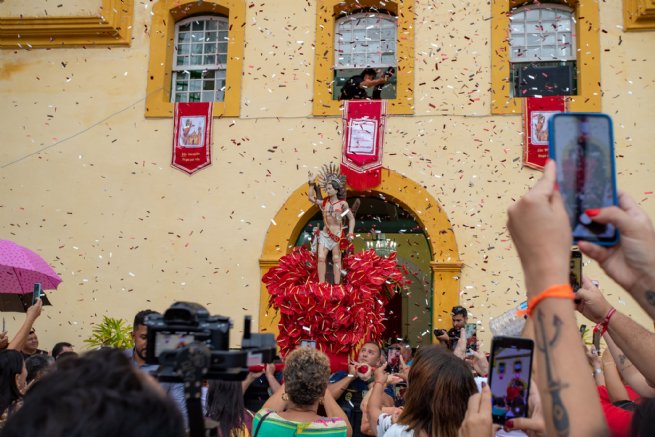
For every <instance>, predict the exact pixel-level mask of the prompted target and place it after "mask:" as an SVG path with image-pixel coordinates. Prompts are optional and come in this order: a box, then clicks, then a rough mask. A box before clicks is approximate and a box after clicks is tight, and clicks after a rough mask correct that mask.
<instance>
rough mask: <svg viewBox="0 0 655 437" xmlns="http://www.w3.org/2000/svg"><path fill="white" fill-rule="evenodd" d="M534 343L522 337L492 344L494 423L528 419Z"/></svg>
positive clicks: (508, 338) (490, 383)
mask: <svg viewBox="0 0 655 437" xmlns="http://www.w3.org/2000/svg"><path fill="white" fill-rule="evenodd" d="M533 352H534V342H533V341H532V340H530V339H528V338H521V337H494V338H493V339H492V340H491V362H490V366H489V388H490V389H491V416H492V419H493V422H494V423H498V424H500V425H502V424H504V423H505V421H506V420H509V419H513V418H516V417H527V415H528V397H529V395H530V374H531V371H532V356H533Z"/></svg>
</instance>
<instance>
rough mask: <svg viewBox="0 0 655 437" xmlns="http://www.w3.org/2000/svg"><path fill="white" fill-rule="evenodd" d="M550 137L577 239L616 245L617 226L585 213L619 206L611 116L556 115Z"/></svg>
mask: <svg viewBox="0 0 655 437" xmlns="http://www.w3.org/2000/svg"><path fill="white" fill-rule="evenodd" d="M548 139H549V144H548V149H549V154H550V157H551V159H553V160H554V161H556V162H557V183H558V185H559V190H560V193H561V194H562V200H563V201H564V206H565V207H566V212H567V214H568V216H569V221H570V224H571V229H572V232H573V240H574V242H575V241H591V242H594V243H596V244H601V245H604V246H613V245H615V244H617V243H618V239H619V234H618V231H617V229H616V227H615V226H614V225H611V224H607V225H606V224H601V223H596V222H594V221H593V220H592V218H591V216H590V215H588V214H587V213H586V211H587V210H590V209H592V210H593V209H598V208H605V207H608V206H613V205H618V197H617V194H616V171H615V165H614V137H613V133H612V123H611V119H610V118H609V116H607V115H606V114H599V113H560V114H555V115H553V116H552V117H551V118H550V120H549V135H548Z"/></svg>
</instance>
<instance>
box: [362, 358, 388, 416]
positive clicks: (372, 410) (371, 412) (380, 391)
mask: <svg viewBox="0 0 655 437" xmlns="http://www.w3.org/2000/svg"><path fill="white" fill-rule="evenodd" d="M384 370H385V366H380V367H378V368H377V369H376V370H375V382H374V383H373V388H371V394H370V397H369V399H368V411H367V416H368V423H369V425H370V427H371V429H377V423H378V418H379V417H380V414H382V407H383V406H384V405H383V401H382V399H383V395H384V387H385V386H386V383H387V376H388V375H387V373H386V372H385V371H384Z"/></svg>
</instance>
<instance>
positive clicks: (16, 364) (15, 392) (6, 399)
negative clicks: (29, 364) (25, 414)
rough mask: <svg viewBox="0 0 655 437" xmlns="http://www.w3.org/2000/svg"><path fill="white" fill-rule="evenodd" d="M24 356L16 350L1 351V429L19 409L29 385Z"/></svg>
mask: <svg viewBox="0 0 655 437" xmlns="http://www.w3.org/2000/svg"><path fill="white" fill-rule="evenodd" d="M26 380H27V369H26V368H25V362H24V361H23V355H22V354H21V353H20V352H18V351H15V350H10V349H7V350H3V351H0V415H1V417H0V428H2V426H4V423H5V421H6V420H7V418H8V417H9V416H10V415H12V414H13V413H14V412H15V411H16V410H17V409H18V408H19V407H20V401H21V399H22V398H23V395H24V394H25V387H26V385H27V383H26Z"/></svg>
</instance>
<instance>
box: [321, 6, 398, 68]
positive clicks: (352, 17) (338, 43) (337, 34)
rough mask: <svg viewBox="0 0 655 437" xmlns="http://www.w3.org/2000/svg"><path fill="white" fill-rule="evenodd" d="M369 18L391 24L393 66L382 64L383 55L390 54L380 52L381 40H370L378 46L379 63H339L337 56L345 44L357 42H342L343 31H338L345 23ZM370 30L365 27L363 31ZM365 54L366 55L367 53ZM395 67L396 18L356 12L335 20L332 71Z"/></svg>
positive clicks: (396, 55)
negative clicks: (392, 33)
mask: <svg viewBox="0 0 655 437" xmlns="http://www.w3.org/2000/svg"><path fill="white" fill-rule="evenodd" d="M371 18H373V19H374V20H375V21H385V22H388V23H392V24H393V29H394V34H395V36H394V39H395V41H394V46H393V55H394V62H393V64H386V63H382V56H383V53H385V54H390V53H391V52H388V51H386V52H382V40H381V39H378V40H377V41H374V40H371V41H374V42H377V43H378V44H380V50H379V52H380V56H379V58H380V62H378V63H371V62H369V61H368V60H367V62H366V63H364V64H354V63H352V62H350V63H342V62H339V55H340V53H343V46H345V45H347V44H354V43H357V41H354V39H351V40H349V41H344V40H343V38H342V30H343V29H340V27H341V26H342V25H343V24H344V23H346V22H347V23H352V22H357V21H359V20H362V19H367V21H368V19H371ZM390 27H391V26H389V28H390ZM370 28H371V27H368V26H367V27H365V28H364V30H368V29H370ZM381 29H382V27H380V30H381ZM351 30H355V29H354V26H353V28H352V29H351ZM359 30H361V29H359ZM379 33H380V31H378V34H379ZM385 41H386V40H385ZM350 53H352V50H351V51H350ZM366 53H368V51H367V52H366ZM351 59H352V58H351ZM397 65H398V20H397V17H395V16H393V15H389V14H386V13H383V12H358V13H355V14H348V15H346V16H345V17H340V18H338V19H337V20H336V22H335V26H334V70H335V71H336V70H350V69H358V68H359V69H363V68H387V67H394V68H396V67H397Z"/></svg>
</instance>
